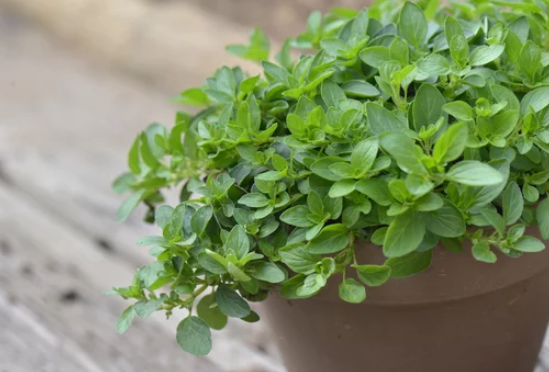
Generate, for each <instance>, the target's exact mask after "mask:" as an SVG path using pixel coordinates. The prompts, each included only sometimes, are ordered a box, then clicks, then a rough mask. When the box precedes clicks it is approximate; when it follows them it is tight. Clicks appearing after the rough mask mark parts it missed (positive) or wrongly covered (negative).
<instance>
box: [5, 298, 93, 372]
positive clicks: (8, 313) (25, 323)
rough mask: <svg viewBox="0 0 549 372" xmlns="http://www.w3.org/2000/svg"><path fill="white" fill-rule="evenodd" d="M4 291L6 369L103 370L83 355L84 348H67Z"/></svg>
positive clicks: (84, 371)
mask: <svg viewBox="0 0 549 372" xmlns="http://www.w3.org/2000/svg"><path fill="white" fill-rule="evenodd" d="M1 291H2V290H1V289H0V292H1ZM4 295H5V293H2V294H0V314H1V316H0V329H1V330H2V332H0V366H2V367H1V368H2V371H9V372H26V371H38V370H42V371H54V370H57V371H82V372H100V371H101V369H98V368H97V366H96V365H95V363H93V362H90V361H89V360H88V359H87V358H82V354H81V351H80V350H78V351H76V350H74V348H73V349H72V350H66V348H65V347H64V345H62V344H61V343H60V339H59V338H58V337H57V336H56V335H55V334H53V333H51V332H50V331H49V330H48V329H47V328H45V327H44V326H43V325H42V323H41V322H40V321H39V320H38V319H36V317H35V316H34V315H33V314H32V312H30V311H29V310H28V309H27V308H25V307H23V306H21V305H20V304H14V303H11V302H10V301H9V299H7V298H5V297H4ZM31 350H32V351H31ZM29 351H31V352H29Z"/></svg>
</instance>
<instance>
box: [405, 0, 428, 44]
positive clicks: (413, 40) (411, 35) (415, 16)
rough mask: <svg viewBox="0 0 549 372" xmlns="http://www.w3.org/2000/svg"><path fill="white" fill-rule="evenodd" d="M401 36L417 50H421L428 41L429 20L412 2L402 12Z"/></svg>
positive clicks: (406, 4) (407, 3)
mask: <svg viewBox="0 0 549 372" xmlns="http://www.w3.org/2000/svg"><path fill="white" fill-rule="evenodd" d="M398 29H399V31H400V35H402V37H404V38H405V39H406V40H408V42H409V43H410V44H412V45H413V46H414V47H415V48H416V49H419V48H420V47H421V46H422V45H423V44H425V43H426V41H427V32H428V25H427V18H426V17H425V14H424V13H423V10H421V8H420V7H419V6H418V5H416V4H415V3H412V2H409V1H408V2H406V3H405V4H404V7H403V8H402V10H401V12H400V17H399V21H398Z"/></svg>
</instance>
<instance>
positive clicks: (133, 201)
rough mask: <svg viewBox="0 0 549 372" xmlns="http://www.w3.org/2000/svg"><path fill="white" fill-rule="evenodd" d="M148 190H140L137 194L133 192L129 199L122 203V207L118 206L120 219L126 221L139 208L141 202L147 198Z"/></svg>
mask: <svg viewBox="0 0 549 372" xmlns="http://www.w3.org/2000/svg"><path fill="white" fill-rule="evenodd" d="M145 195H146V191H145V190H140V191H138V192H136V193H135V194H132V195H131V196H130V197H129V198H128V199H126V200H125V201H124V203H122V205H121V206H120V208H118V221H121V222H124V221H126V220H127V219H128V217H129V216H130V214H132V212H133V211H134V210H135V208H137V206H138V205H139V203H141V202H142V201H143V199H144V198H145Z"/></svg>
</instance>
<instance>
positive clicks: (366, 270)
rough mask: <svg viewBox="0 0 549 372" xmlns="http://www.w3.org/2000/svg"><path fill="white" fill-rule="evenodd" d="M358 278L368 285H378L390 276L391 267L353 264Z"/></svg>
mask: <svg viewBox="0 0 549 372" xmlns="http://www.w3.org/2000/svg"><path fill="white" fill-rule="evenodd" d="M353 267H354V268H355V269H356V273H357V275H358V278H359V279H360V280H361V281H362V282H363V283H364V284H366V285H367V286H369V287H379V286H380V285H383V284H385V283H386V282H387V281H388V280H389V278H390V277H391V268H390V267H389V266H386V265H382V266H377V265H359V266H353Z"/></svg>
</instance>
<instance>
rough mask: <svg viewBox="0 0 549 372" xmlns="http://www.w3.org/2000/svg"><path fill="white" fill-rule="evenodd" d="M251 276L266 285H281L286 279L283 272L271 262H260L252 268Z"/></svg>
mask: <svg viewBox="0 0 549 372" xmlns="http://www.w3.org/2000/svg"><path fill="white" fill-rule="evenodd" d="M252 276H253V277H254V278H256V279H258V280H262V281H264V282H267V283H281V282H283V281H284V280H285V279H286V275H284V272H283V271H282V270H281V269H280V268H279V267H278V266H276V265H275V264H274V263H271V262H260V263H258V264H255V265H254V266H253V272H252Z"/></svg>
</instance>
